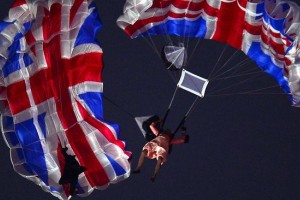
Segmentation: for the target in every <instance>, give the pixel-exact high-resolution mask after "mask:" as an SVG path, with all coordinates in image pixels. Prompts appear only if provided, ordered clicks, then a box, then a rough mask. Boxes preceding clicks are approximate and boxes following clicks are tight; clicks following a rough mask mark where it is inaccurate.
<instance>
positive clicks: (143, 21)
mask: <svg viewBox="0 0 300 200" xmlns="http://www.w3.org/2000/svg"><path fill="white" fill-rule="evenodd" d="M117 24H118V26H120V27H121V28H122V29H123V30H124V31H125V32H126V33H127V34H128V35H129V36H130V37H131V38H136V37H145V36H151V35H159V34H167V35H175V36H180V37H195V38H205V39H212V40H215V41H218V42H223V43H227V44H228V45H230V46H232V47H235V48H237V49H240V50H242V51H243V52H244V53H245V54H246V55H247V56H248V57H250V58H251V59H252V60H254V61H255V62H256V63H257V65H258V67H260V68H261V69H262V70H264V71H265V72H266V73H268V74H270V75H271V76H273V77H274V78H275V79H276V81H277V82H278V84H279V85H280V87H282V88H283V90H284V91H285V92H286V93H287V94H290V95H291V96H292V98H291V99H292V104H293V105H295V106H300V39H299V35H300V7H299V6H298V5H297V4H295V3H293V2H289V1H281V0H127V1H126V3H125V6H124V11H123V15H122V16H120V17H119V18H118V20H117Z"/></svg>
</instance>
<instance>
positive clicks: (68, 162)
mask: <svg viewBox="0 0 300 200" xmlns="http://www.w3.org/2000/svg"><path fill="white" fill-rule="evenodd" d="M61 151H62V154H63V156H64V158H65V167H64V171H63V174H62V176H61V178H60V179H59V182H58V183H59V184H60V185H63V184H70V195H71V196H73V195H75V194H76V193H77V192H78V188H77V183H78V176H79V174H81V173H82V172H84V171H86V168H85V167H83V166H81V165H79V163H78V161H77V160H76V158H75V155H69V154H67V151H68V148H67V147H65V148H62V149H61Z"/></svg>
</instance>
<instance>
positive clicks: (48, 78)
mask: <svg viewBox="0 0 300 200" xmlns="http://www.w3.org/2000/svg"><path fill="white" fill-rule="evenodd" d="M101 26H102V24H101V22H100V19H99V16H98V13H97V9H96V7H95V5H94V4H93V2H92V1H90V0H65V1H60V0H52V1H45V0H32V1H24V0H17V1H15V3H14V4H13V6H12V7H11V9H10V10H9V16H8V18H6V19H5V21H4V22H2V23H1V24H0V44H1V48H0V69H1V71H0V72H1V78H0V83H1V87H0V95H1V96H0V99H1V102H0V109H1V130H2V134H3V136H4V139H5V141H6V144H7V145H8V147H9V148H10V154H11V160H12V163H13V167H14V169H15V171H16V172H17V173H19V174H20V175H22V176H23V177H25V178H27V179H28V180H31V181H33V182H35V183H36V184H38V185H39V186H41V187H42V189H43V190H44V191H47V192H50V193H51V194H52V195H54V196H56V197H57V198H59V199H69V198H70V194H69V192H70V191H69V190H68V187H65V186H63V185H60V184H59V179H60V177H61V176H62V172H63V168H64V163H65V162H64V157H63V155H62V153H61V151H60V150H61V148H62V147H64V146H67V147H68V149H69V150H68V151H69V153H70V154H71V155H75V156H76V159H77V160H78V162H79V163H80V165H81V166H84V167H86V168H87V170H86V171H85V172H84V173H81V174H80V175H79V177H78V189H79V194H78V195H81V196H87V195H88V194H90V193H91V192H92V191H93V189H94V188H97V189H104V188H106V187H107V186H108V185H109V184H110V183H117V182H119V181H121V180H124V179H126V178H127V177H129V171H130V164H129V162H128V158H129V157H130V155H131V153H130V152H127V151H126V150H125V142H123V141H121V140H119V128H118V126H117V125H116V124H110V123H107V122H106V121H105V120H104V119H103V109H102V92H103V82H102V75H101V72H102V68H103V63H102V49H101V47H100V46H99V44H98V42H97V41H96V40H95V36H96V33H97V32H98V31H99V29H100V28H101Z"/></svg>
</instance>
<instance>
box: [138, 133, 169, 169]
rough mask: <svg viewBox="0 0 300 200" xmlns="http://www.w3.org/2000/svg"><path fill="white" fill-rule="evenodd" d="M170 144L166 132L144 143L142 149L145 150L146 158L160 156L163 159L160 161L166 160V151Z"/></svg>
mask: <svg viewBox="0 0 300 200" xmlns="http://www.w3.org/2000/svg"><path fill="white" fill-rule="evenodd" d="M169 145H170V137H169V136H168V135H166V134H161V135H159V136H157V137H156V138H154V139H153V140H151V141H150V142H148V143H146V144H145V146H144V147H143V150H145V149H146V150H147V151H148V153H147V158H149V159H154V158H156V159H158V158H159V157H161V158H162V159H163V161H162V163H164V162H166V161H167V156H168V151H169Z"/></svg>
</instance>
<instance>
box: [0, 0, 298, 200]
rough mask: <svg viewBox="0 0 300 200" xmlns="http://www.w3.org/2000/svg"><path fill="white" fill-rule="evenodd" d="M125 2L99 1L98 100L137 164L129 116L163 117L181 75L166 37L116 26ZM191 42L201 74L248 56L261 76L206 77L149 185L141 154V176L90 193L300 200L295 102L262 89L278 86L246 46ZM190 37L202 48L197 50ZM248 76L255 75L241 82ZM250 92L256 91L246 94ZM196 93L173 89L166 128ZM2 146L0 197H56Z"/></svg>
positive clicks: (4, 9)
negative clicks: (183, 134)
mask: <svg viewBox="0 0 300 200" xmlns="http://www.w3.org/2000/svg"><path fill="white" fill-rule="evenodd" d="M294 1H295V2H298V3H299V0H294ZM12 2H13V1H12V0H5V2H2V3H1V7H0V9H1V12H0V14H1V19H3V18H4V17H5V16H6V15H7V13H8V9H9V7H10V5H11V3H12ZM124 2H125V0H109V1H104V0H96V3H97V7H98V10H99V14H100V17H101V19H102V22H103V28H102V29H101V30H100V32H99V34H98V40H99V42H100V44H101V47H102V48H103V52H104V58H103V59H104V66H105V68H104V71H103V79H104V95H105V96H106V97H107V98H109V99H110V100H111V101H112V102H113V103H112V102H111V101H108V100H107V99H105V100H104V115H105V119H106V120H108V121H111V122H115V123H118V124H119V125H120V128H121V139H122V140H125V141H126V143H127V149H128V150H130V151H132V152H133V163H132V165H133V166H132V167H133V168H134V167H135V166H136V164H137V160H138V157H139V154H140V151H141V148H142V147H143V145H144V143H145V140H144V138H143V137H142V134H141V133H140V132H139V129H138V127H137V125H136V123H135V120H134V118H133V117H132V116H145V115H152V114H158V115H161V116H162V115H163V114H164V113H165V111H166V109H167V107H168V105H169V102H170V100H171V97H172V94H173V91H174V89H175V87H176V78H178V77H176V75H175V76H174V74H170V73H169V72H168V71H167V70H166V69H165V68H164V62H163V61H162V59H161V58H160V56H159V54H160V51H161V47H162V45H163V44H165V40H164V39H165V38H163V37H153V42H154V44H155V45H156V47H157V50H158V51H156V50H153V48H152V47H151V45H149V43H151V42H152V41H150V40H144V39H129V38H128V37H127V36H126V35H125V33H124V32H123V31H122V30H121V29H120V28H119V27H118V26H117V25H116V20H117V18H118V17H119V16H120V15H121V13H122V8H123V5H124ZM198 42H199V44H198ZM189 44H190V48H189V49H188V51H189V52H188V54H189V55H193V56H191V58H190V60H189V62H188V66H190V67H189V69H191V70H194V68H196V70H195V73H198V71H197V69H203V71H200V72H199V73H201V75H202V76H203V77H206V76H207V75H208V74H209V73H210V71H209V69H211V68H212V66H215V65H216V61H217V60H218V59H219V58H220V62H219V63H218V64H217V65H218V66H219V67H220V66H223V65H224V64H225V63H226V62H227V61H228V59H229V58H230V57H231V55H233V54H234V56H233V58H232V59H230V60H229V61H228V63H227V65H226V66H225V67H224V68H223V67H221V68H222V69H221V70H224V71H226V67H227V69H228V68H229V67H230V66H235V65H236V64H238V63H240V62H244V60H245V62H246V64H245V65H244V67H245V68H246V69H243V70H246V71H247V70H249V69H250V70H252V69H255V71H251V72H254V73H253V74H255V75H258V76H255V77H253V76H247V78H245V77H244V76H242V77H237V78H236V79H233V82H234V83H241V84H238V85H237V86H235V87H229V86H230V85H232V79H229V80H228V79H220V80H219V81H215V82H212V83H211V84H209V86H208V88H207V95H206V97H205V98H203V99H201V100H200V101H199V103H198V104H197V106H196V107H195V109H193V110H192V112H191V114H190V115H189V117H188V120H187V122H186V127H187V129H188V133H189V134H190V142H189V143H188V144H183V145H177V146H174V147H173V151H172V153H171V154H170V155H169V157H168V162H167V163H166V164H165V165H163V167H162V168H161V171H160V172H159V174H158V176H157V179H156V182H155V183H152V182H151V181H150V177H151V175H152V172H153V170H154V165H155V163H156V162H155V161H154V160H146V161H145V163H144V166H143V168H142V172H141V173H140V174H138V175H131V176H130V177H129V178H128V179H126V180H125V181H122V182H119V183H117V184H113V185H110V186H109V187H108V188H107V189H106V190H103V191H101V190H95V191H94V192H93V193H92V194H91V195H90V196H88V197H86V199H89V200H96V199H103V200H106V199H110V200H115V199H122V200H127V199H128V200H139V199H143V200H148V199H149V200H151V199H155V200H162V199H164V200H165V199H172V200H179V199H191V200H194V199H195V200H196V199H197V200H200V199H201V200H253V199H259V200H298V199H300V189H299V188H300V133H299V126H300V117H299V115H300V108H296V107H293V106H291V103H290V100H289V97H288V96H287V95H285V94H284V92H283V91H282V90H281V89H280V88H279V86H276V87H274V88H272V89H271V90H261V89H262V88H267V87H269V86H274V85H277V84H276V82H275V81H274V80H273V79H272V78H271V77H270V76H269V75H267V74H266V73H263V72H259V70H258V68H257V66H256V65H255V63H253V62H252V61H250V60H249V59H247V57H246V56H245V55H244V54H243V53H242V52H236V50H234V49H233V48H231V47H229V46H226V45H224V44H221V43H217V42H214V41H207V40H205V41H203V40H201V41H198V40H195V39H194V40H191V41H190V43H189ZM196 44H198V48H197V49H196V50H195V53H193V46H195V45H196ZM224 49H225V51H224V54H223V56H222V57H220V55H221V54H222V51H223V50H224ZM198 66H199V67H198ZM216 72H218V71H216ZM243 72H244V71H243ZM243 72H240V73H243ZM237 73H239V72H237ZM250 77H251V78H252V79H251V80H249V81H247V82H246V83H243V80H245V79H247V80H248V78H250ZM249 91H255V92H252V94H244V92H249ZM257 92H259V93H263V94H257ZM242 93H243V94H242ZM253 93H256V94H253ZM194 98H195V97H194V96H193V95H191V94H189V93H187V92H185V91H182V90H180V91H179V92H178V95H177V96H176V98H175V101H174V105H173V108H172V110H171V112H170V117H169V118H168V121H167V123H166V126H167V127H169V128H171V129H175V128H176V126H177V124H178V123H179V121H180V120H181V118H182V117H183V116H184V114H185V113H186V111H187V110H188V108H189V106H190V104H191V103H192V102H193V100H194ZM0 148H1V152H2V153H1V157H0V163H1V167H0V169H1V170H0V177H1V179H0V186H1V188H2V191H1V192H0V199H5V200H21V199H30V200H41V199H43V200H54V199H57V198H55V197H53V196H52V195H51V194H49V193H46V192H43V191H42V189H41V188H40V187H39V186H37V185H35V184H34V183H32V182H30V181H28V180H27V179H25V178H22V177H21V176H20V175H18V174H17V173H15V172H14V171H13V168H12V164H11V162H10V156H9V148H8V147H7V146H6V145H5V143H4V140H3V138H2V139H0ZM72 199H74V200H75V199H82V198H80V197H73V198H72Z"/></svg>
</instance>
